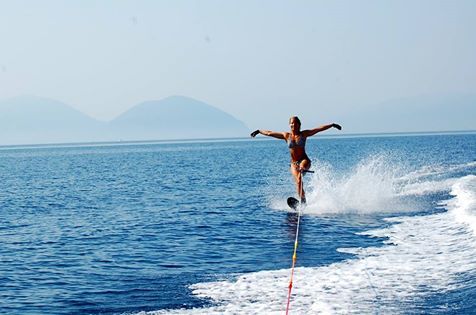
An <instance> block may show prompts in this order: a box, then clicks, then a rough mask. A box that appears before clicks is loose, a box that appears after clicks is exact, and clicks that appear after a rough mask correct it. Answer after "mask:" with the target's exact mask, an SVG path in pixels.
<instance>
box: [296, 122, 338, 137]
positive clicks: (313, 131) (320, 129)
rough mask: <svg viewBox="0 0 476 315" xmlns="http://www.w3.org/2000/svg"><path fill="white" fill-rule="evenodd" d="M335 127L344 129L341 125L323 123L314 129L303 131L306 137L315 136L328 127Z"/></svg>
mask: <svg viewBox="0 0 476 315" xmlns="http://www.w3.org/2000/svg"><path fill="white" fill-rule="evenodd" d="M333 127H334V128H336V129H338V130H341V129H342V127H341V126H340V125H338V124H334V123H332V124H328V125H323V126H320V127H317V128H314V129H309V130H304V131H303V132H302V133H303V135H304V136H305V137H311V136H314V135H315V134H316V133H318V132H322V131H324V130H327V129H329V128H333Z"/></svg>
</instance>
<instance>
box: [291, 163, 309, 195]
mask: <svg viewBox="0 0 476 315" xmlns="http://www.w3.org/2000/svg"><path fill="white" fill-rule="evenodd" d="M291 174H292V175H293V178H294V182H295V183H296V190H297V193H298V196H299V198H300V199H301V202H303V203H305V202H306V193H305V192H304V186H303V182H302V174H301V171H300V167H299V166H297V165H295V164H293V165H291Z"/></svg>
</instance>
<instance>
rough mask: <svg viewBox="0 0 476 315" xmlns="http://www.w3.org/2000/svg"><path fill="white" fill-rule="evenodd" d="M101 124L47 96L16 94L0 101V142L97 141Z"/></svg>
mask: <svg viewBox="0 0 476 315" xmlns="http://www.w3.org/2000/svg"><path fill="white" fill-rule="evenodd" d="M104 132H105V126H104V123H101V122H99V121H97V120H95V119H93V118H91V117H89V116H87V115H85V114H83V113H81V112H79V111H77V110H75V109H73V108H72V107H70V106H68V105H66V104H64V103H61V102H58V101H55V100H51V99H47V98H40V97H34V96H20V97H15V98H11V99H8V100H4V101H1V102H0V144H1V145H6V144H38V143H63V142H85V141H97V140H99V139H100V138H101V135H102V134H103V133H104Z"/></svg>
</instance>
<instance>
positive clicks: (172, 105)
mask: <svg viewBox="0 0 476 315" xmlns="http://www.w3.org/2000/svg"><path fill="white" fill-rule="evenodd" d="M248 133H249V130H248V128H247V127H246V126H245V125H244V124H243V123H242V122H241V121H239V120H237V119H236V118H234V117H233V116H231V115H229V114H227V113H225V112H223V111H221V110H219V109H217V108H215V107H213V106H210V105H208V104H205V103H203V102H200V101H197V100H194V99H192V98H188V97H183V96H173V97H169V98H166V99H164V100H161V101H147V102H144V103H141V104H139V105H137V106H135V107H133V108H132V109H130V110H129V111H127V112H125V113H124V114H122V115H120V116H119V117H117V118H116V119H114V120H113V121H111V122H109V123H107V122H100V121H98V120H95V119H93V118H91V117H89V116H87V115H85V114H83V113H81V112H79V111H77V110H75V109H73V108H72V107H70V106H68V105H66V104H64V103H61V102H59V101H55V100H51V99H46V98H40V97H33V96H21V97H15V98H11V99H8V100H5V101H1V102H0V145H10V144H40V143H68V142H97V141H119V140H125V141H128V140H164V139H193V138H222V137H244V136H246V135H247V134H248Z"/></svg>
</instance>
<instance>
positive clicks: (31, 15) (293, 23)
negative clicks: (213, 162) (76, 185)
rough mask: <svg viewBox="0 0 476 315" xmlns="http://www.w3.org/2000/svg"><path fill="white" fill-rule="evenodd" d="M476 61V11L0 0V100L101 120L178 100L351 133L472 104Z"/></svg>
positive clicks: (281, 124) (473, 6) (431, 6)
mask: <svg viewBox="0 0 476 315" xmlns="http://www.w3.org/2000/svg"><path fill="white" fill-rule="evenodd" d="M475 56H476V1H474V0H469V1H462V0H456V1H437V0H431V1H404V0H400V1H390V0H386V1H384V0H382V1H357V0H352V1H294V0H289V1H276V0H273V1H247V0H240V1H223V0H217V1H209V0H198V1H177V0H173V1H172V0H170V1H141V0H134V1H116V0H110V1H107V0H103V1H85V0H83V1H74V0H68V1H66V0H65V1H50V0H42V1H34V0H32V1H22V0H15V1H13V0H12V1H3V0H0V99H4V98H8V97H12V96H16V95H22V94H32V95H38V96H44V97H49V98H53V99H57V100H60V101H63V102H65V103H67V104H69V105H71V106H73V107H75V108H76V109H78V110H80V111H82V112H84V113H86V114H89V115H90V116H92V117H94V118H98V119H101V120H110V119H112V118H114V117H115V116H117V115H118V114H120V113H122V112H124V111H125V110H127V109H129V108H130V107H132V106H133V105H136V104H137V103H139V102H142V101H144V100H150V99H161V98H165V97H167V96H170V95H185V96H189V97H193V98H197V99H199V100H202V101H205V102H207V103H209V104H212V105H214V106H216V107H218V108H220V109H222V110H224V111H227V112H229V113H230V114H232V115H234V116H236V117H237V118H239V119H241V120H242V121H243V122H245V123H246V124H247V125H248V126H249V127H250V128H251V129H254V128H258V127H259V128H268V129H282V128H287V120H288V117H289V116H290V115H292V114H297V115H300V116H302V118H303V119H302V120H303V122H305V123H307V125H314V124H319V123H324V122H328V121H339V119H340V118H342V119H344V117H346V118H345V119H347V120H348V119H349V118H348V113H354V112H366V111H369V112H370V113H371V112H372V110H373V109H375V108H376V106H377V105H378V104H380V103H383V102H387V101H392V100H394V99H399V98H407V97H414V96H422V95H429V96H434V95H447V94H465V95H467V94H475V87H476V57H475ZM346 113H347V114H346ZM346 115H347V116H346ZM369 119H370V120H371V119H372V116H371V115H370V117H369ZM405 128H407V127H405V126H403V127H402V130H401V131H406V130H405ZM443 129H445V128H443ZM354 131H355V132H359V131H368V130H354Z"/></svg>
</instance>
